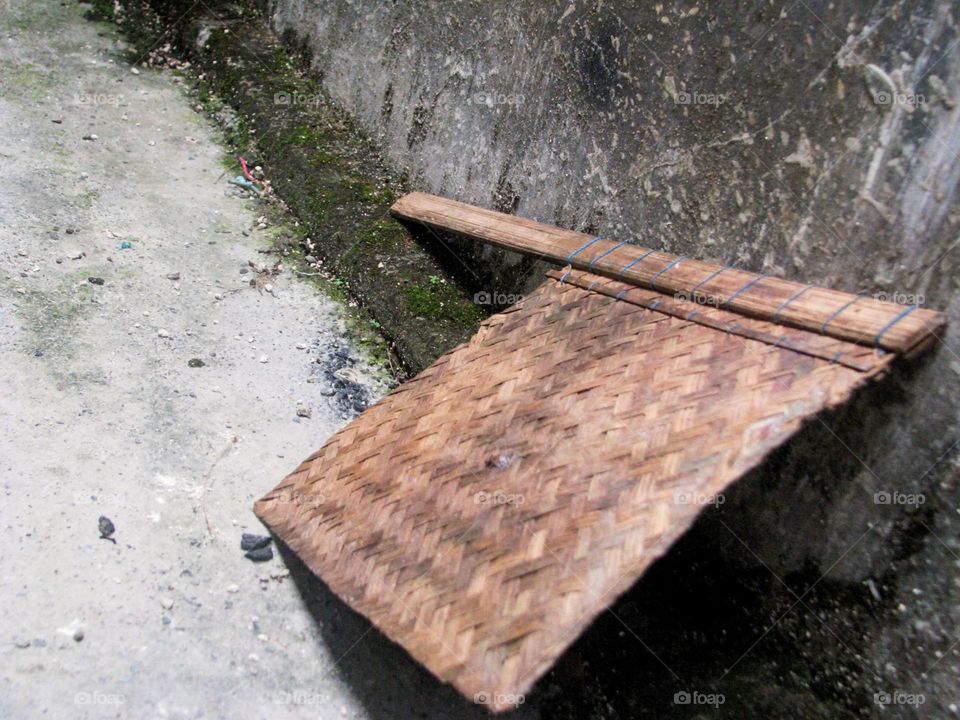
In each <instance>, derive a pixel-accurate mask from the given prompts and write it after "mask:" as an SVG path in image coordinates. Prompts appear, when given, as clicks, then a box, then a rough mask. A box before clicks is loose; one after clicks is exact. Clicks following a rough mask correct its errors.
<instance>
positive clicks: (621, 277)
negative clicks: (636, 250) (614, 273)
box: [619, 250, 656, 280]
mask: <svg viewBox="0 0 960 720" xmlns="http://www.w3.org/2000/svg"><path fill="white" fill-rule="evenodd" d="M655 252H656V250H647V251H646V252H645V253H644V254H643V255H641V256H640V257H638V258H636V259H635V260H631V261H630V262H628V263H627V264H626V265H624V266H623V268H622V269H621V270H620V274H619V278H620V280H623V274H624V273H625V272H626V271H627V270H629V269H630V268H632V267H633V266H634V265H636V264H637V263H638V262H640V261H641V260H643V259H644V258H645V257H647V255H650V254H652V253H655Z"/></svg>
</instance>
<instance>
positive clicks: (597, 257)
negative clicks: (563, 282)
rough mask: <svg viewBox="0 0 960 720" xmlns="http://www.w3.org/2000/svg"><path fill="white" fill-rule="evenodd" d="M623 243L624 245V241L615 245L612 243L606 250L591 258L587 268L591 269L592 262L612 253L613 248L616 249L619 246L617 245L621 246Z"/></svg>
mask: <svg viewBox="0 0 960 720" xmlns="http://www.w3.org/2000/svg"><path fill="white" fill-rule="evenodd" d="M624 245H626V243H625V242H621V243H617V244H616V245H614V246H613V247H612V248H610V249H609V250H607V251H606V252H602V253H600V254H599V255H597V256H596V257H595V258H594V259H593V260H591V261H590V264H589V265H587V270H593V264H594V263H595V262H596V261H597V260H602V259H603V258H605V257H606V256H607V255H609V254H610V253H612V252H613V251H614V250H616V249H617V248H619V247H623V246H624Z"/></svg>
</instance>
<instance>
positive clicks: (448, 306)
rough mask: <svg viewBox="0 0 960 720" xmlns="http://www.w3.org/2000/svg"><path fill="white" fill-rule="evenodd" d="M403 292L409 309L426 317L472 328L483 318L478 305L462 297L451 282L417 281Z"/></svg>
mask: <svg viewBox="0 0 960 720" xmlns="http://www.w3.org/2000/svg"><path fill="white" fill-rule="evenodd" d="M403 294H404V296H405V297H406V301H407V309H408V310H410V312H412V313H413V314H414V315H418V316H420V317H423V318H426V319H433V320H437V319H443V320H450V321H452V322H455V323H456V324H458V325H461V326H463V327H470V328H472V327H474V326H475V325H477V324H478V323H479V322H480V320H481V318H482V315H481V314H480V311H479V310H478V309H477V307H476V306H475V305H473V304H472V303H470V302H468V301H467V300H465V299H464V298H463V297H461V296H460V294H459V293H458V292H457V291H456V289H455V288H454V287H453V286H452V285H451V283H445V282H430V281H428V282H426V283H417V284H414V285H410V286H409V287H407V288H405V289H404V291H403Z"/></svg>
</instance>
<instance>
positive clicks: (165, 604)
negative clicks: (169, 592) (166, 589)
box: [160, 598, 173, 610]
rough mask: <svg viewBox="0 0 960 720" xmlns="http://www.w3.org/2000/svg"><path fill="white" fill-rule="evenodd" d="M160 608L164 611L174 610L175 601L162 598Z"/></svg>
mask: <svg viewBox="0 0 960 720" xmlns="http://www.w3.org/2000/svg"><path fill="white" fill-rule="evenodd" d="M160 607H162V608H163V609H164V610H173V600H171V599H170V598H160Z"/></svg>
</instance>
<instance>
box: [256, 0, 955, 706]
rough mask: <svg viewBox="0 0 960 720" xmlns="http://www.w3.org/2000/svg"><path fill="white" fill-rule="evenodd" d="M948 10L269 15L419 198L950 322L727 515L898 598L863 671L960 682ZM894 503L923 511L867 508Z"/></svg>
mask: <svg viewBox="0 0 960 720" xmlns="http://www.w3.org/2000/svg"><path fill="white" fill-rule="evenodd" d="M957 15H958V8H957V7H956V6H955V5H954V4H953V3H951V2H943V1H935V0H921V1H917V2H903V1H894V0H880V1H879V2H852V1H850V0H839V1H837V2H833V3H829V4H828V3H824V2H802V1H801V2H797V3H794V2H779V1H774V2H762V1H755V2H735V1H732V0H730V1H726V2H719V3H697V2H695V1H694V0H685V1H684V2H680V3H675V2H665V3H628V2H622V1H620V0H614V1H613V2H597V3H590V4H585V3H581V2H575V1H573V2H570V1H568V0H564V1H563V2H559V3H558V2H549V1H543V0H519V1H517V2H510V3H507V2H501V1H500V0H494V1H491V2H472V1H464V2H437V1H434V0H428V1H426V2H407V1H403V0H401V1H398V2H389V3H386V2H373V1H367V2H351V1H350V0H276V1H275V2H274V3H273V6H272V16H273V22H274V25H275V27H276V29H277V30H278V31H280V32H284V33H286V34H287V35H288V37H291V38H295V39H296V41H297V42H301V43H303V44H304V45H305V46H306V47H307V48H308V49H309V52H310V55H311V57H312V62H313V64H314V67H315V68H316V69H317V71H319V72H320V73H321V74H322V77H323V82H324V85H325V86H326V88H327V89H328V91H329V92H330V93H331V94H332V96H333V97H334V98H335V99H336V100H337V101H338V102H339V103H341V104H342V105H343V106H345V107H346V108H347V109H348V110H349V111H351V112H352V113H353V114H354V115H356V116H357V117H358V118H359V119H360V121H361V122H362V123H363V124H364V125H365V126H366V128H367V129H368V130H369V131H370V132H371V134H372V135H374V137H376V138H378V139H379V140H380V142H381V143H382V145H383V147H384V148H385V150H386V153H387V155H388V157H389V158H390V160H392V162H393V163H394V164H395V165H396V166H397V167H398V168H400V169H401V171H403V172H405V173H406V175H407V177H408V179H409V184H410V186H411V187H412V188H414V189H423V190H428V191H431V192H435V193H438V194H442V195H447V196H451V197H454V198H456V199H460V200H464V201H468V202H473V203H477V204H480V205H486V206H496V207H498V208H500V209H504V210H508V211H515V212H516V213H518V214H520V215H524V216H527V217H532V218H536V219H538V220H542V221H546V222H554V223H556V224H559V225H563V226H567V227H572V228H576V229H580V230H586V231H590V232H598V233H602V234H604V235H608V236H610V237H613V238H616V239H632V240H635V241H636V242H638V243H641V244H645V245H648V246H654V247H658V248H662V249H665V250H669V251H671V252H675V253H682V254H687V255H696V256H703V257H709V258H714V259H719V260H722V261H724V262H727V263H734V264H738V265H741V266H743V267H745V268H748V269H751V270H756V271H763V272H767V273H772V274H777V275H784V276H787V277H791V278H795V279H799V280H804V281H810V282H817V283H820V284H826V285H832V286H835V287H838V288H841V289H844V290H848V291H852V292H867V293H885V294H887V296H888V297H892V298H893V299H895V300H900V301H903V302H912V301H913V300H914V299H915V298H919V299H921V301H922V302H924V303H925V304H926V305H927V306H930V307H934V308H937V309H942V310H946V311H948V312H949V313H950V315H951V318H952V324H951V328H950V330H949V331H948V333H947V334H946V335H945V336H944V337H942V338H939V339H938V342H937V345H936V348H935V350H934V353H933V356H932V357H931V358H929V359H927V360H925V361H923V362H921V363H920V364H919V365H917V366H914V367H911V368H908V369H905V370H901V371H898V372H897V373H896V374H895V376H894V378H893V379H892V380H890V381H888V382H886V383H885V384H884V385H883V386H882V387H881V388H880V389H879V390H876V391H871V392H869V393H867V394H866V395H865V396H864V398H863V399H861V401H860V402H859V403H858V404H857V405H855V406H854V408H853V409H848V410H846V411H841V413H840V414H838V415H836V416H832V417H830V418H825V424H824V425H823V427H819V426H818V427H815V428H812V429H811V431H810V432H808V433H806V434H805V436H804V438H803V439H801V441H800V442H799V443H796V444H795V447H792V448H790V449H789V450H788V451H786V452H785V454H784V456H783V457H782V458H781V459H780V460H779V461H778V462H777V463H775V464H774V466H772V467H768V468H767V469H765V471H764V474H763V476H762V477H760V478H757V479H753V480H751V482H750V483H747V487H746V488H745V489H744V490H742V491H741V496H740V497H739V498H737V502H739V503H742V511H741V512H739V513H736V514H734V515H730V514H729V513H728V516H729V517H730V518H731V519H730V522H734V523H735V525H734V526H733V527H735V528H736V532H737V534H738V535H740V537H741V538H742V539H743V540H745V542H746V544H747V545H749V546H750V548H751V550H752V551H754V552H755V553H756V555H757V556H759V557H762V558H763V561H764V563H765V564H767V565H769V567H770V568H771V569H772V570H773V571H774V572H776V573H789V572H791V571H794V570H797V569H798V568H801V567H804V566H806V565H807V564H809V563H811V562H812V563H814V565H815V566H816V567H817V568H818V571H819V572H820V573H824V574H826V576H827V577H828V578H830V579H834V580H838V581H844V582H853V583H861V582H868V583H870V584H872V585H871V592H872V590H873V589H874V588H879V593H880V594H881V595H882V597H883V598H884V602H885V603H887V606H888V607H891V608H902V609H898V611H897V613H894V616H893V617H892V618H888V619H884V620H883V621H882V622H880V623H879V624H878V625H877V627H876V628H875V630H874V631H873V635H872V636H871V638H870V639H869V640H868V642H867V647H866V649H865V650H864V652H865V654H866V655H867V662H868V663H869V666H870V667H871V668H879V669H880V670H879V672H881V674H883V673H884V672H887V671H888V670H889V668H888V667H887V666H890V665H891V664H895V665H896V668H895V670H896V674H893V675H891V676H890V677H889V678H887V676H886V675H884V678H886V679H885V680H884V682H889V683H900V684H901V685H908V684H909V683H911V682H912V683H914V684H925V686H926V687H928V688H929V687H931V686H933V687H940V688H943V687H948V688H949V687H954V688H955V686H956V674H957V669H956V668H957V662H958V661H957V654H956V648H955V647H952V648H951V647H950V643H951V640H952V639H955V637H956V632H957V630H956V628H957V621H958V620H960V606H958V604H957V601H956V590H957V586H958V584H960V583H958V564H960V560H958V558H960V543H958V541H957V536H958V528H960V524H958V522H957V514H956V508H957V505H958V499H960V495H958V489H957V475H958V473H957V467H958V463H957V457H958V453H957V447H956V445H955V443H956V441H957V440H958V438H960V429H958V398H960V333H958V329H960V322H958V320H960V294H958V293H957V292H956V290H957V284H958V275H957V272H956V267H957V264H958V262H960V247H958V242H960V236H958V229H960V211H958V206H957V202H956V201H957V186H958V181H960V159H958V157H960V156H958V153H960V47H958V46H957V43H958V40H960V34H958V30H957V19H958V17H957ZM461 251H462V252H463V254H464V257H465V259H466V260H467V261H468V262H469V263H477V262H478V261H480V260H482V259H483V258H479V257H478V255H477V252H476V251H475V250H474V249H473V248H469V247H466V246H462V247H461ZM483 252H484V257H485V261H486V262H488V263H490V264H491V265H493V266H498V265H499V266H502V265H509V264H510V263H511V262H514V261H515V259H510V258H504V257H503V256H501V255H497V254H496V253H492V252H491V251H490V250H485V251H483ZM501 276H502V277H504V278H507V279H506V280H504V282H508V283H509V284H510V285H511V287H497V288H491V289H493V290H500V291H503V292H511V291H515V290H517V289H518V288H517V287H516V286H518V285H526V286H529V285H530V284H531V283H534V284H535V283H536V282H538V280H539V278H538V277H537V273H533V274H528V276H527V277H518V276H516V275H513V276H511V275H510V274H509V273H505V274H502V275H501ZM827 425H829V426H830V427H829V428H828V427H827ZM894 491H897V492H902V493H915V492H922V493H923V494H924V496H925V498H924V499H925V503H924V504H923V505H922V506H921V507H920V508H919V510H917V509H916V508H908V507H904V506H896V505H883V504H879V505H878V504H876V503H875V502H874V496H875V494H876V493H877V492H894ZM720 534H721V535H722V533H720ZM729 539H730V538H729V537H728V538H727V540H729ZM731 552H732V551H731ZM740 552H741V554H742V548H740ZM881 579H882V581H881ZM898 613H899V614H898ZM935 649H936V650H937V651H940V652H944V653H947V655H946V656H945V657H943V658H942V659H938V658H937V657H936V656H935V655H933V654H931V653H932V652H933V651H934V650H935ZM948 649H949V650H948ZM892 654H895V655H896V658H893V657H892ZM884 668H887V670H884ZM927 668H930V670H929V676H928V677H926V678H925V679H921V677H920V675H921V673H922V672H926V669H927ZM890 672H891V673H893V671H890ZM931 678H933V679H931ZM878 682H879V681H878ZM931 684H932V685H931ZM944 697H945V696H944V695H942V693H941V694H939V695H938V698H939V700H938V702H941V707H943V708H945V707H946V701H945V700H944V699H943V698H944ZM926 711H927V712H933V715H931V717H932V716H935V715H936V714H937V713H936V710H935V709H934V707H933V706H931V705H928V706H927V708H926ZM944 712H946V710H944Z"/></svg>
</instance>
